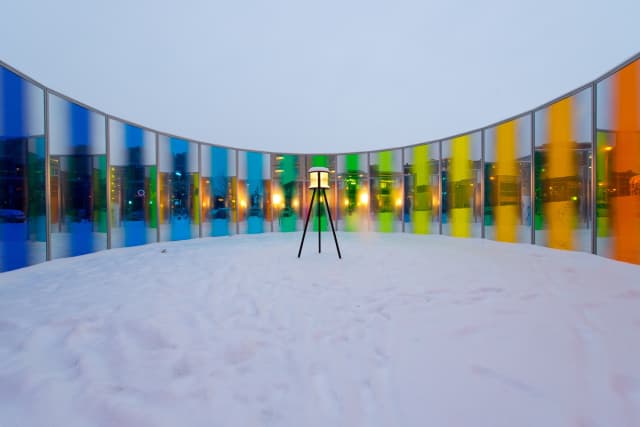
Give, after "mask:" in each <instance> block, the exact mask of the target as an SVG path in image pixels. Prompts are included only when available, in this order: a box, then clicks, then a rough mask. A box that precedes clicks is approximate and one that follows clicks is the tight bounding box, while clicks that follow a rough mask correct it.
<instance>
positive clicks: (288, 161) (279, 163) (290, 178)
mask: <svg viewBox="0 0 640 427" xmlns="http://www.w3.org/2000/svg"><path fill="white" fill-rule="evenodd" d="M303 161H304V158H303V157H301V156H295V155H291V154H279V155H276V156H274V157H273V162H274V163H273V177H274V178H273V186H274V191H273V196H272V202H273V209H274V213H275V217H276V218H277V223H276V224H275V226H276V231H284V232H287V231H296V230H298V229H300V228H301V227H300V221H299V219H300V218H301V217H302V214H301V212H302V195H303V191H304V189H303V181H302V179H301V177H300V173H301V170H302V168H301V167H300V166H299V165H298V162H303Z"/></svg>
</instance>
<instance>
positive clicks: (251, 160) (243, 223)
mask: <svg viewBox="0 0 640 427" xmlns="http://www.w3.org/2000/svg"><path fill="white" fill-rule="evenodd" d="M238 156H239V158H238V166H239V170H238V201H239V207H238V216H239V229H240V233H249V234H254V233H263V232H264V231H265V227H266V226H267V224H268V223H270V221H271V200H269V198H270V193H271V191H270V190H271V181H270V179H269V161H270V156H269V155H268V154H263V153H258V152H254V151H239V152H238Z"/></svg>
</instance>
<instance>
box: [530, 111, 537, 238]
mask: <svg viewBox="0 0 640 427" xmlns="http://www.w3.org/2000/svg"><path fill="white" fill-rule="evenodd" d="M529 175H530V176H529V180H530V184H529V187H530V188H529V198H530V199H531V202H530V205H531V208H530V209H531V214H530V215H529V217H530V218H531V224H530V226H531V244H532V245H535V244H536V112H535V111H532V112H531V167H530V171H529Z"/></svg>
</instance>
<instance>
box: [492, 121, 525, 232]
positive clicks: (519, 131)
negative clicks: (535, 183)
mask: <svg viewBox="0 0 640 427" xmlns="http://www.w3.org/2000/svg"><path fill="white" fill-rule="evenodd" d="M530 135H531V118H530V116H525V117H523V118H521V119H518V120H512V121H509V122H506V123H503V124H501V125H499V126H497V127H496V128H491V129H487V130H486V131H485V211H484V225H485V236H486V237H487V238H488V239H495V240H498V241H502V242H530V241H531V228H530V225H531V193H530V191H531V178H530V177H531V175H530V174H531V136H530Z"/></svg>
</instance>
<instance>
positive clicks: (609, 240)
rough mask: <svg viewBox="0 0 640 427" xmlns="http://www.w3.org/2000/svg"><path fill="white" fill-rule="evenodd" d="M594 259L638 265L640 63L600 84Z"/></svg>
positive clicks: (639, 250)
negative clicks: (613, 260) (602, 256)
mask: <svg viewBox="0 0 640 427" xmlns="http://www.w3.org/2000/svg"><path fill="white" fill-rule="evenodd" d="M598 102H599V105H598V131H597V164H596V166H597V169H596V178H597V190H596V191H597V205H596V207H597V236H598V243H597V249H598V253H599V254H602V255H605V256H609V257H611V258H614V259H617V260H620V261H625V262H631V263H635V264H640V61H634V62H632V63H631V64H629V65H627V66H626V67H624V68H622V69H621V70H620V71H618V72H617V73H615V74H614V75H613V76H611V77H610V78H608V79H606V80H604V81H603V82H601V83H599V84H598Z"/></svg>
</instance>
